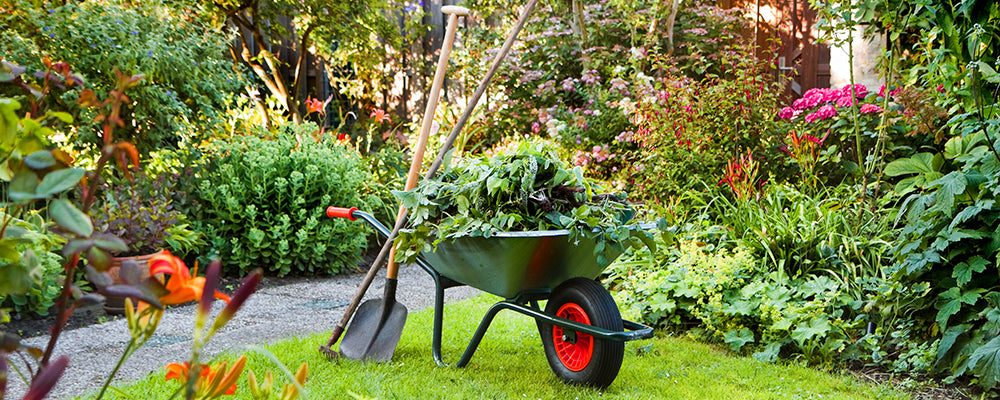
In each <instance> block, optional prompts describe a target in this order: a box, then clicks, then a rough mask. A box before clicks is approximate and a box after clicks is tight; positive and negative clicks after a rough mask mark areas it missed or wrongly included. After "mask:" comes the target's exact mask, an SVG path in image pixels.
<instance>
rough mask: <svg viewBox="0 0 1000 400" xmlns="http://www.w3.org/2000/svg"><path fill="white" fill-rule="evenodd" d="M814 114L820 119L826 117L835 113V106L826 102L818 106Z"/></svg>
mask: <svg viewBox="0 0 1000 400" xmlns="http://www.w3.org/2000/svg"><path fill="white" fill-rule="evenodd" d="M816 115H817V116H818V117H819V119H821V120H823V119H827V118H830V117H833V116H836V115H837V108H835V107H834V106H832V105H830V104H827V105H825V106H823V107H820V108H819V110H816Z"/></svg>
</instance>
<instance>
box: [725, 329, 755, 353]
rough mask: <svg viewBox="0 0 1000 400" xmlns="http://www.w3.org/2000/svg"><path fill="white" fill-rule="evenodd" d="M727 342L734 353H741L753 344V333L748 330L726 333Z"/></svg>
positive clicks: (733, 330)
mask: <svg viewBox="0 0 1000 400" xmlns="http://www.w3.org/2000/svg"><path fill="white" fill-rule="evenodd" d="M725 341H726V343H729V348H730V349H731V350H732V351H740V349H741V348H743V346H745V345H746V344H747V343H753V341H754V339H753V332H751V331H750V330H749V329H747V328H743V329H740V330H739V331H737V330H735V329H732V330H730V331H729V332H726V337H725Z"/></svg>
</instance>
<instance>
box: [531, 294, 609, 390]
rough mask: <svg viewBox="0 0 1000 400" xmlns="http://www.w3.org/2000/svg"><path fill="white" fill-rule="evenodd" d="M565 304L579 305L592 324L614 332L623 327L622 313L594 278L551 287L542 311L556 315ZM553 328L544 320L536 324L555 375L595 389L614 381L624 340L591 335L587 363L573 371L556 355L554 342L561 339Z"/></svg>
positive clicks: (546, 356)
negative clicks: (591, 350)
mask: <svg viewBox="0 0 1000 400" xmlns="http://www.w3.org/2000/svg"><path fill="white" fill-rule="evenodd" d="M567 303H574V304H576V305H577V306H579V309H582V310H583V312H584V313H585V314H586V316H587V318H588V319H589V320H590V324H591V325H594V326H597V327H600V328H604V329H607V330H610V331H614V332H621V331H623V330H624V327H623V326H622V316H621V313H619V312H618V305H617V304H616V303H615V300H614V298H612V297H611V294H610V293H608V291H607V289H605V288H604V287H603V286H601V284H600V283H597V282H596V281H594V280H591V279H586V278H573V279H570V280H568V281H566V282H563V283H562V284H560V285H559V286H558V287H556V288H555V289H554V290H553V292H552V297H551V298H549V301H548V304H546V305H545V313H546V314H549V315H557V312H558V311H559V309H560V308H562V307H563V305H566V304H567ZM570 307H572V306H570ZM554 328H557V327H555V326H553V325H551V324H547V323H544V322H539V324H538V329H539V333H540V335H541V337H542V346H543V347H544V348H545V358H547V359H548V361H549V367H550V368H552V372H554V373H555V374H556V376H558V377H559V378H562V379H563V380H565V381H566V382H568V383H571V384H575V385H582V386H592V387H597V388H606V387H608V386H609V385H611V382H614V380H615V378H616V377H618V371H619V370H620V369H621V366H622V360H623V359H624V357H625V343H624V342H614V341H610V340H596V339H594V338H593V337H591V338H592V339H594V340H592V343H593V353H592V355H591V356H590V359H589V362H587V363H586V366H585V367H583V368H582V369H580V370H578V371H574V370H572V369H570V367H568V366H567V365H566V364H565V363H564V362H563V360H562V359H560V357H559V354H558V351H557V348H556V342H557V341H561V340H562V339H557V338H555V337H554V332H553V330H554ZM588 336H589V335H588Z"/></svg>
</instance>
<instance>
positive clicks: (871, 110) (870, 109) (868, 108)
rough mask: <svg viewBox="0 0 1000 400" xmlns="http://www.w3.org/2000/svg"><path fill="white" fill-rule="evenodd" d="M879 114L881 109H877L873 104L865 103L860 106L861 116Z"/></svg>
mask: <svg viewBox="0 0 1000 400" xmlns="http://www.w3.org/2000/svg"><path fill="white" fill-rule="evenodd" d="M880 112H882V107H879V106H877V105H875V104H871V103H865V104H862V105H861V113H862V114H875V113H880Z"/></svg>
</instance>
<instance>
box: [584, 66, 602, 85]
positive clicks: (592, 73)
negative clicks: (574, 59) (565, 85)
mask: <svg viewBox="0 0 1000 400" xmlns="http://www.w3.org/2000/svg"><path fill="white" fill-rule="evenodd" d="M580 80H581V81H583V83H586V84H588V85H591V84H594V83H596V82H598V81H600V80H601V76H600V75H597V70H596V69H590V70H586V71H583V76H581V77H580Z"/></svg>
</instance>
